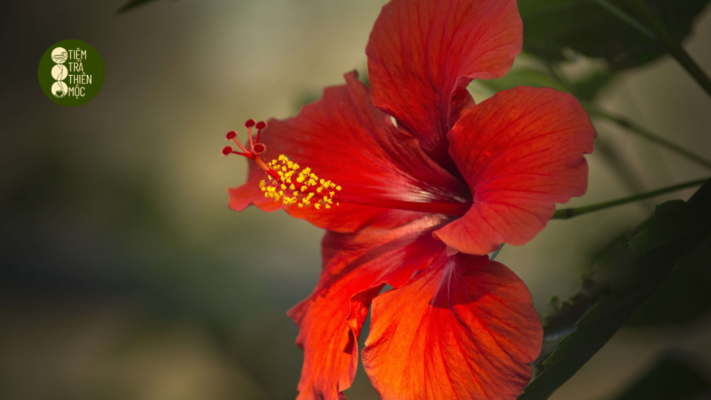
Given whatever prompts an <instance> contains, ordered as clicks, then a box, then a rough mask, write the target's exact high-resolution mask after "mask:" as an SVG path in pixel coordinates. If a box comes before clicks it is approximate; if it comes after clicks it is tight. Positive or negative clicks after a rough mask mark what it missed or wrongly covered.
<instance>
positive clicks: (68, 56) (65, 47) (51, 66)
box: [38, 40, 105, 107]
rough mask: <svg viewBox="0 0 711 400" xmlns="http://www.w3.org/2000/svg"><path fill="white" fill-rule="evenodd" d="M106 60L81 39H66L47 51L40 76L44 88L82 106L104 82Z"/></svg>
mask: <svg viewBox="0 0 711 400" xmlns="http://www.w3.org/2000/svg"><path fill="white" fill-rule="evenodd" d="M104 75H105V70H104V61H103V60H102V59H101V56H100V55H99V53H98V52H97V51H96V49H94V48H93V47H91V46H90V45H89V44H87V43H85V42H82V41H81V40H62V41H61V42H59V43H56V44H55V45H53V46H52V47H50V48H49V49H47V51H45V52H44V55H43V56H42V59H41V60H40V64H39V69H38V77H39V82H40V86H41V87H42V91H43V92H44V93H45V94H46V95H47V97H49V99H50V100H52V101H54V102H55V103H57V104H61V105H63V106H70V107H73V106H80V105H82V104H85V103H88V102H89V101H91V99H93V98H94V97H96V95H97V94H99V91H100V90H101V87H102V86H103V85H104Z"/></svg>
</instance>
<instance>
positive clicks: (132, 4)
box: [118, 0, 156, 13]
mask: <svg viewBox="0 0 711 400" xmlns="http://www.w3.org/2000/svg"><path fill="white" fill-rule="evenodd" d="M154 1H156V0H131V1H129V2H128V3H126V4H124V6H123V7H121V8H120V9H119V10H118V12H119V13H122V12H126V11H128V10H131V9H134V8H136V7H138V6H142V5H145V4H148V3H152V2H154Z"/></svg>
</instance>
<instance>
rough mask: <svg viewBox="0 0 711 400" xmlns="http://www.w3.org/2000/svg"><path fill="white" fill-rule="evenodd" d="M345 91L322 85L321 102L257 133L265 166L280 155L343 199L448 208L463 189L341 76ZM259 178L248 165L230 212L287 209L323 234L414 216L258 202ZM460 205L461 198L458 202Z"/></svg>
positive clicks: (353, 78) (354, 82) (352, 76)
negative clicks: (363, 198)
mask: <svg viewBox="0 0 711 400" xmlns="http://www.w3.org/2000/svg"><path fill="white" fill-rule="evenodd" d="M346 82H347V85H343V86H336V87H329V88H326V90H325V91H324V97H323V99H321V100H319V101H317V102H315V103H313V104H310V105H307V106H305V107H304V108H303V109H302V110H301V112H300V113H299V115H297V116H296V117H293V118H290V119H287V120H285V121H278V120H270V121H269V123H268V125H267V128H266V129H265V130H264V131H263V132H262V139H263V140H262V141H263V143H264V144H265V145H266V147H267V152H266V153H263V158H265V161H269V160H271V159H272V158H277V157H278V156H279V155H280V154H284V155H286V156H287V157H289V158H290V159H291V160H293V161H295V162H297V163H298V164H299V165H301V166H302V167H310V168H311V169H312V170H313V172H314V173H315V174H316V175H318V176H319V177H320V178H323V179H327V180H331V181H333V182H335V183H336V184H338V185H340V186H342V187H343V191H342V192H343V193H344V194H348V195H355V196H366V197H369V198H375V199H377V198H379V197H381V198H388V199H392V200H402V201H416V202H427V201H434V202H455V201H458V200H457V197H456V196H457V195H458V194H460V193H462V192H464V193H467V192H468V189H467V188H466V185H465V184H464V183H462V182H460V181H459V180H457V179H455V178H453V177H452V176H451V175H450V174H449V173H448V172H446V171H445V170H443V169H442V168H441V167H439V166H437V165H436V164H435V163H434V162H433V161H432V160H430V159H429V158H428V157H427V155H425V153H424V152H423V151H422V150H421V149H420V147H419V143H418V142H417V139H415V138H413V137H412V136H410V135H408V134H406V133H403V132H402V131H400V130H398V129H397V128H396V127H395V126H394V125H393V124H392V122H391V121H390V118H389V117H388V116H387V115H385V114H384V113H383V112H382V111H380V110H378V109H377V108H376V107H375V106H373V104H372V100H371V97H370V92H369V89H368V88H367V87H366V86H365V85H363V84H362V83H361V82H359V81H358V79H357V73H355V72H352V73H349V74H346ZM263 179H266V173H264V172H263V171H262V170H261V169H259V167H257V165H256V164H255V163H254V162H253V161H251V160H250V161H249V175H248V178H247V183H246V184H244V185H242V186H240V187H238V188H236V189H230V208H232V209H233V210H237V211H241V210H243V209H244V208H245V207H247V206H248V205H250V204H252V203H254V204H256V205H257V206H258V207H259V208H261V209H262V210H264V211H274V210H277V209H280V208H284V209H286V210H287V211H288V212H289V213H290V214H291V215H293V216H294V217H297V218H303V219H306V220H308V221H309V222H311V223H313V224H315V225H317V226H319V227H321V228H325V229H329V230H336V231H354V230H356V229H359V228H361V227H363V226H365V225H366V224H370V225H373V226H388V227H394V226H399V225H402V224H403V223H406V222H408V221H411V220H413V219H415V218H417V217H419V216H421V214H418V213H414V212H405V211H396V210H391V209H387V208H380V207H373V206H361V205H354V204H346V203H341V204H340V206H338V207H336V206H333V207H332V208H331V209H325V208H323V207H322V208H321V209H320V210H316V209H314V208H299V207H297V206H296V205H292V206H282V205H281V204H277V203H274V202H273V200H271V199H268V198H265V197H264V194H263V193H262V192H261V190H260V189H259V181H261V180H263ZM460 201H461V200H460Z"/></svg>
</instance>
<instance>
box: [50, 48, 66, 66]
mask: <svg viewBox="0 0 711 400" xmlns="http://www.w3.org/2000/svg"><path fill="white" fill-rule="evenodd" d="M68 58H69V53H67V51H66V50H64V47H57V48H56V49H54V50H52V61H54V62H56V63H57V64H64V62H65V61H67V59H68Z"/></svg>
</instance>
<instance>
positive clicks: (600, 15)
mask: <svg viewBox="0 0 711 400" xmlns="http://www.w3.org/2000/svg"><path fill="white" fill-rule="evenodd" d="M608 3H610V4H611V5H613V6H614V7H616V8H618V9H619V10H621V11H622V12H624V13H625V14H627V16H629V17H632V18H633V19H635V20H638V18H636V16H635V14H634V7H633V6H632V5H631V1H630V0H609V1H608ZM707 3H708V0H657V1H655V2H654V5H655V6H656V10H657V11H658V15H659V16H660V18H661V19H662V20H663V21H664V23H665V24H666V26H667V27H668V29H669V30H670V31H671V33H672V34H673V35H674V37H675V38H676V39H677V40H682V39H684V38H686V37H687V36H688V35H689V33H690V32H691V25H692V23H693V22H694V19H695V18H696V17H697V16H698V15H699V14H700V13H701V11H702V10H703V9H704V7H705V6H706V4H707ZM518 4H519V10H520V12H521V17H522V18H523V23H524V43H523V49H524V51H526V52H528V53H531V54H534V55H537V56H539V57H541V58H543V59H545V60H548V61H552V62H557V61H562V60H565V59H567V58H570V54H567V53H566V52H568V51H569V50H573V52H577V53H580V54H583V55H585V56H588V57H602V58H604V59H606V60H607V61H608V63H609V65H610V68H612V69H613V70H620V69H626V68H632V67H637V66H640V65H643V64H646V63H648V62H650V61H653V60H655V59H657V58H658V57H659V56H661V55H662V54H664V53H665V50H664V48H663V47H662V46H661V45H660V44H658V43H657V42H656V41H655V40H654V39H652V38H650V37H649V36H647V35H645V34H644V33H642V32H640V31H639V30H638V29H636V28H634V27H632V26H631V25H630V24H629V23H628V22H626V21H624V20H623V19H622V18H620V17H619V16H617V15H615V14H613V13H612V12H610V10H608V9H605V8H604V7H603V6H601V5H600V3H599V2H598V1H595V0H519V2H518Z"/></svg>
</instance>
